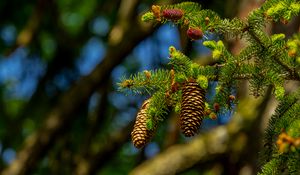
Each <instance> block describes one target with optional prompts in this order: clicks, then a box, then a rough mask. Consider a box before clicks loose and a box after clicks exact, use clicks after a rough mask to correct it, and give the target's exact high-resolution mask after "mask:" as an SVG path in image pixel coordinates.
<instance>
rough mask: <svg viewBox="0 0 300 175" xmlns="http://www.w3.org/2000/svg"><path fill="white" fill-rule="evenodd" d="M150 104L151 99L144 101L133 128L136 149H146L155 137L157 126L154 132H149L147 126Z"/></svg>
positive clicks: (132, 135) (132, 137)
mask: <svg viewBox="0 0 300 175" xmlns="http://www.w3.org/2000/svg"><path fill="white" fill-rule="evenodd" d="M149 104H150V99H148V100H146V101H144V103H143V105H142V107H141V109H140V111H139V112H138V113H137V116H136V121H135V124H134V126H133V131H132V132H131V139H132V142H133V145H134V146H135V147H136V148H142V147H144V146H145V145H146V144H147V143H148V142H149V141H150V140H151V138H152V136H153V135H154V132H155V129H156V125H154V128H153V129H152V130H148V129H147V126H146V122H147V113H146V112H147V109H148V107H149Z"/></svg>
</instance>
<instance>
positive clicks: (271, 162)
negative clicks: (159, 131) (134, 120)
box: [120, 0, 300, 174]
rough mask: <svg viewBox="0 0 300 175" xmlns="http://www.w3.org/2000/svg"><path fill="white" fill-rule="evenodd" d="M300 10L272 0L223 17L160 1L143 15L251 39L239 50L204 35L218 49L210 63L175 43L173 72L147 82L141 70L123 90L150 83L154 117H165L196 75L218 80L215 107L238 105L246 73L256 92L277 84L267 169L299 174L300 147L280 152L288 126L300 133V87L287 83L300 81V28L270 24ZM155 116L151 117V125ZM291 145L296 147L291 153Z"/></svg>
mask: <svg viewBox="0 0 300 175" xmlns="http://www.w3.org/2000/svg"><path fill="white" fill-rule="evenodd" d="M167 9H177V11H168V13H169V14H167V15H166V14H164V13H163V12H164V10H167ZM175 12H176V13H177V12H178V13H177V14H176V15H177V18H176V20H175V19H174V18H171V17H170V13H174V14H175ZM181 12H183V15H182V16H181ZM299 12H300V3H299V1H295V0H284V1H279V0H268V1H266V2H265V3H264V4H263V5H262V7H260V8H258V9H256V10H254V11H252V12H251V13H249V15H248V17H247V18H246V21H242V20H240V19H238V18H234V19H221V18H220V17H219V16H218V15H217V14H216V13H214V12H213V11H210V10H203V9H201V8H200V6H199V5H197V4H196V3H193V2H185V3H179V4H175V5H167V6H155V8H152V11H150V12H147V13H146V14H145V15H144V16H143V17H142V20H143V21H156V22H158V23H165V22H166V21H172V22H173V23H175V24H177V25H179V26H182V27H183V28H190V27H197V28H199V29H201V30H202V31H203V33H205V32H214V33H216V34H218V35H223V36H225V37H241V38H243V39H246V41H247V43H248V44H247V46H246V47H245V48H243V49H242V50H241V52H240V53H239V54H238V55H233V54H231V52H230V51H229V50H228V49H227V48H226V45H225V44H224V43H223V41H221V40H220V41H209V40H207V39H203V40H205V41H204V42H203V45H204V46H206V47H207V48H209V49H210V50H211V51H212V58H213V59H215V60H217V63H216V64H215V65H209V66H201V65H198V64H196V63H193V62H192V61H191V59H190V58H188V57H187V56H185V55H184V54H183V53H181V52H180V51H178V50H176V49H175V48H174V47H173V46H171V47H170V48H169V52H170V58H169V59H170V60H169V65H170V67H171V71H170V73H168V71H165V73H163V74H159V75H158V74H157V75H155V74H156V73H155V72H153V76H154V77H156V78H155V79H156V81H149V83H145V82H146V79H145V77H143V75H142V74H141V73H138V74H137V75H135V76H132V77H130V78H129V79H127V80H126V79H123V82H122V83H120V87H121V89H122V90H124V89H129V90H132V91H135V92H142V91H141V90H139V89H141V88H143V89H146V90H144V91H146V92H149V93H150V95H152V98H153V99H154V100H153V104H151V105H150V108H149V109H148V114H149V116H150V117H149V118H150V120H154V121H155V122H156V121H159V120H162V119H164V115H166V113H167V112H168V108H169V107H172V108H174V109H175V111H176V112H179V111H180V100H181V98H180V97H181V86H182V84H183V83H185V82H187V81H189V80H196V82H197V83H198V84H199V86H201V87H202V88H204V89H207V88H208V82H209V81H217V82H218V86H217V87H216V95H215V97H214V99H213V100H212V102H211V104H208V105H207V106H214V107H215V109H214V110H215V111H214V112H222V111H224V110H228V109H231V108H232V102H231V101H230V100H229V96H230V95H232V92H233V91H234V90H235V89H236V84H237V83H238V82H239V80H241V79H247V80H249V82H250V89H251V92H252V94H253V95H254V96H260V95H263V94H264V92H265V90H266V89H267V88H268V87H270V86H271V87H273V94H274V96H275V97H276V98H277V100H279V101H280V105H279V106H278V108H277V109H276V113H275V114H274V115H273V117H272V118H271V120H270V122H269V127H268V129H267V131H266V134H265V145H264V149H263V151H262V162H263V164H264V166H263V168H262V173H261V174H280V172H282V170H283V169H286V171H288V173H289V174H297V173H299V170H298V169H297V168H296V167H297V166H296V165H300V157H299V148H298V147H297V146H289V148H291V149H288V152H287V153H282V152H281V153H280V151H278V149H280V148H278V147H280V146H276V144H275V142H276V140H277V137H278V135H279V134H280V133H281V132H282V130H286V131H287V134H288V135H290V136H293V137H299V127H300V123H299V116H300V103H299V97H300V95H299V94H300V91H298V92H295V93H292V94H286V92H285V89H284V86H283V85H284V82H285V81H286V80H295V81H300V69H299V60H300V49H299V48H300V34H295V35H294V36H293V37H292V38H290V39H288V40H287V41H286V40H285V35H284V34H281V33H279V34H274V35H271V36H269V35H268V34H267V33H266V32H265V30H264V28H265V24H266V23H268V22H270V21H275V22H276V21H281V22H282V23H284V24H285V23H287V22H288V21H290V20H291V19H292V17H294V16H296V15H298V14H299ZM178 14H179V15H178ZM172 71H174V72H173V73H172ZM161 72H163V70H161ZM166 74H168V76H166ZM172 74H174V75H172ZM159 76H161V78H160V79H159V78H158V77H159ZM159 80H160V81H159ZM126 81H127V82H131V85H130V86H125V85H124V84H126ZM122 85H123V86H122ZM151 102H152V101H151ZM213 104H215V105H213ZM216 105H218V107H216ZM219 106H220V107H221V110H219ZM216 108H218V109H216ZM152 122H153V121H151V122H149V128H151V123H152ZM291 150H294V152H293V153H291V152H290V151H291Z"/></svg>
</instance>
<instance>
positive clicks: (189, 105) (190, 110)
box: [180, 80, 205, 137]
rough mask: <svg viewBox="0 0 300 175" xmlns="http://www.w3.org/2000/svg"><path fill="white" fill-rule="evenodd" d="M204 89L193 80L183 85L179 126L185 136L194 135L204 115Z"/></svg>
mask: <svg viewBox="0 0 300 175" xmlns="http://www.w3.org/2000/svg"><path fill="white" fill-rule="evenodd" d="M204 95H205V91H204V89H202V88H201V87H200V86H199V85H198V84H197V83H196V82H195V81H194V80H192V81H189V82H187V83H185V84H184V85H183V89H182V101H181V111H180V128H181V131H182V133H183V134H184V135H185V136H186V137H191V136H193V135H195V133H196V132H197V131H198V129H199V127H200V125H201V122H202V120H203V116H204V109H205V99H204V98H205V97H204Z"/></svg>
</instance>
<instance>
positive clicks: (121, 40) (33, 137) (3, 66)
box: [0, 0, 258, 175]
mask: <svg viewBox="0 0 300 175" xmlns="http://www.w3.org/2000/svg"><path fill="white" fill-rule="evenodd" d="M176 2H180V1H166V0H164V1H150V0H142V1H137V0H123V1H120V0H109V1H108V0H86V1H79V0H72V1H71V0H59V1H54V0H36V1H32V0H26V1H25V0H4V1H0V53H1V55H0V171H2V174H16V175H17V174H41V175H43V174H45V175H46V174H57V175H59V174H64V175H66V174H109V175H114V174H115V175H118V174H128V173H129V172H130V171H131V170H132V169H134V167H136V166H138V165H139V164H140V163H142V162H144V161H145V160H147V159H150V158H152V157H155V156H156V155H157V154H158V153H160V152H163V151H164V150H166V149H167V148H168V147H170V146H172V145H174V144H178V143H185V142H189V141H190V139H188V140H187V139H184V138H183V136H182V135H180V134H179V131H178V127H177V124H176V120H177V119H176V116H174V114H170V116H169V119H168V120H167V121H166V122H164V125H163V126H161V127H160V128H159V131H158V134H157V135H156V136H155V138H154V140H153V142H152V143H150V144H149V145H148V146H146V147H145V148H144V149H142V150H137V149H136V148H134V147H133V145H132V143H131V141H130V132H131V129H132V124H133V121H134V119H135V116H136V113H137V110H138V108H139V106H140V105H141V103H142V101H143V100H144V99H145V97H138V96H124V94H120V93H119V92H117V86H116V83H117V82H119V81H120V78H121V77H122V76H128V75H130V74H132V73H136V72H137V71H143V70H146V69H156V68H159V67H166V64H167V62H168V59H167V57H168V47H169V46H170V45H174V46H175V47H176V48H178V49H181V50H183V51H184V52H185V53H186V54H187V55H190V56H191V57H193V58H196V61H199V62H201V60H207V59H206V57H209V51H208V50H207V49H205V48H203V46H202V44H201V43H202V41H196V42H190V41H189V40H188V39H187V38H186V36H185V32H184V31H181V29H180V28H176V27H175V26H174V25H172V24H166V25H162V26H154V27H153V26H152V25H146V24H141V21H140V19H139V18H140V16H139V15H140V14H141V13H142V12H145V11H147V10H149V8H150V7H151V5H152V4H160V3H164V4H166V3H176ZM198 2H199V3H200V4H201V5H202V6H203V8H209V9H212V10H214V11H216V12H217V13H218V14H219V15H220V16H222V17H232V16H236V15H237V14H238V12H242V11H243V9H244V8H245V6H242V5H240V4H245V2H244V1H237V0H226V1H218V0H213V1H209V0H201V1H198ZM249 2H250V1H249ZM249 2H248V3H246V4H247V5H248V6H250V7H249V8H252V7H253V4H251V3H254V4H255V3H258V2H257V1H251V3H249ZM251 5H252V7H251ZM247 8H248V7H247ZM208 37H212V38H216V37H218V36H208ZM232 45H234V44H232ZM232 47H234V46H232ZM208 98H209V96H208ZM231 114H232V113H230V114H227V115H224V116H221V117H219V118H218V119H217V120H215V121H212V120H206V121H205V122H204V124H203V126H202V129H203V130H208V131H209V130H210V129H211V128H213V127H216V126H218V125H222V124H225V123H227V122H228V121H229V120H230V116H231ZM53 123H54V124H53ZM250 146H251V145H250ZM249 149H251V148H249ZM228 154H229V153H228ZM211 162H214V163H211ZM164 166H167V165H164ZM200 167H206V168H204V169H201V168H200ZM242 167H243V166H241V165H239V164H236V165H235V164H233V163H230V161H228V157H227V158H226V156H222V157H218V158H217V159H216V160H214V159H209V160H208V161H207V162H206V163H205V162H202V163H201V165H199V166H197V164H196V165H194V166H192V167H190V168H188V169H185V170H184V171H183V172H182V174H189V175H193V174H228V173H229V172H231V173H230V174H232V173H233V174H238V173H240V172H242V173H243V172H255V170H253V171H250V170H249V171H246V170H242V171H241V169H242ZM250 174H251V173H250Z"/></svg>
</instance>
